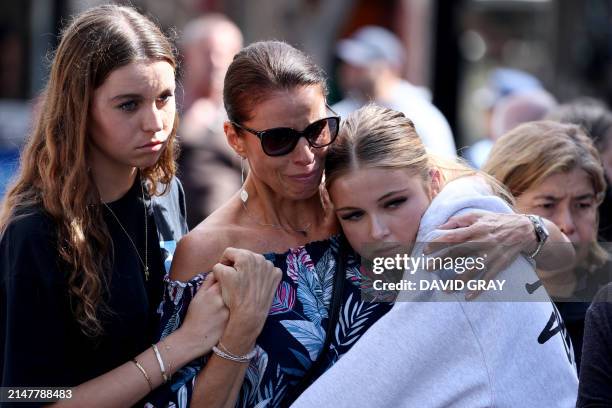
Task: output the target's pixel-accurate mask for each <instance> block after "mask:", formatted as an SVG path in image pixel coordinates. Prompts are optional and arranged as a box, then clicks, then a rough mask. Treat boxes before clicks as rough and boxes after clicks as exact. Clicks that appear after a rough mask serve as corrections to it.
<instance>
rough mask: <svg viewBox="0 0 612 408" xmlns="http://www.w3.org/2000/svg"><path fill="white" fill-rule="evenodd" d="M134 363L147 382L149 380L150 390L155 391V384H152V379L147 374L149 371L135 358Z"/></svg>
mask: <svg viewBox="0 0 612 408" xmlns="http://www.w3.org/2000/svg"><path fill="white" fill-rule="evenodd" d="M132 363H134V364H136V367H138V369H139V370H140V372H141V373H142V375H144V378H145V380H147V384H149V388H150V389H151V391H153V383H152V382H151V377H149V374H147V371H146V370H145V369H144V367H143V366H142V365H141V364H140V363H139V362H138V360H136V359H135V358H134V359H132Z"/></svg>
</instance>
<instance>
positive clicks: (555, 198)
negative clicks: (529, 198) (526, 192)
mask: <svg viewBox="0 0 612 408" xmlns="http://www.w3.org/2000/svg"><path fill="white" fill-rule="evenodd" d="M534 198H535V199H538V200H539V199H544V200H551V201H559V200H560V198H559V197H555V196H552V195H546V194H542V195H537V196H535V197H534Z"/></svg>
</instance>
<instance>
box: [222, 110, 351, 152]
mask: <svg viewBox="0 0 612 408" xmlns="http://www.w3.org/2000/svg"><path fill="white" fill-rule="evenodd" d="M332 112H333V111H332ZM334 113H335V112H334ZM231 124H232V125H234V126H235V127H237V128H238V129H242V130H245V131H247V132H249V133H252V134H254V135H255V136H257V137H258V138H259V140H261V148H262V149H263V151H264V153H265V154H267V155H268V156H283V155H285V154H289V153H291V152H292V151H293V149H295V146H297V144H298V142H299V140H300V138H301V137H302V136H303V137H304V138H306V140H307V141H308V144H309V145H310V146H312V147H317V148H318V147H325V146H329V145H330V144H332V143H333V142H334V140H336V136H338V129H339V128H340V116H330V117H328V118H323V119H319V120H317V121H316V122H312V123H311V124H310V125H308V126H306V128H305V129H304V130H302V131H301V132H300V131H299V130H295V129H292V128H288V127H278V128H273V129H266V130H254V129H250V128H248V127H246V126H243V125H241V124H238V123H236V122H231Z"/></svg>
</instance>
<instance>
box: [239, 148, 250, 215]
mask: <svg viewBox="0 0 612 408" xmlns="http://www.w3.org/2000/svg"><path fill="white" fill-rule="evenodd" d="M240 184H241V187H240V199H241V200H242V202H243V203H244V204H246V202H247V200H248V199H249V193H247V191H246V189H245V188H244V157H242V156H240Z"/></svg>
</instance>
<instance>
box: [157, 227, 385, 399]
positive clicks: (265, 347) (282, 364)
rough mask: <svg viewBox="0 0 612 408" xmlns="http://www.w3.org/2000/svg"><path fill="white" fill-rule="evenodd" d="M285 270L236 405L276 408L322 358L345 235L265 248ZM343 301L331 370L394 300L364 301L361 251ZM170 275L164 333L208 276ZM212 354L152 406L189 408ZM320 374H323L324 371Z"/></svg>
mask: <svg viewBox="0 0 612 408" xmlns="http://www.w3.org/2000/svg"><path fill="white" fill-rule="evenodd" d="M266 258H267V259H269V260H270V261H272V262H273V263H274V265H275V266H276V267H278V268H280V269H281V270H282V271H283V277H282V280H281V283H280V284H279V286H278V289H277V291H276V296H275V297H274V300H273V303H272V307H271V308H270V313H269V316H268V319H267V321H266V323H265V325H264V327H263V330H262V332H261V334H260V335H259V337H258V338H257V342H256V343H257V344H256V350H257V355H256V357H255V358H253V360H251V362H250V364H249V367H248V369H247V372H246V375H245V378H244V383H243V385H242V388H241V390H240V394H239V396H238V400H237V403H236V406H237V407H274V406H279V405H280V403H281V401H282V400H283V398H284V397H285V396H287V395H290V393H291V390H292V388H293V387H295V386H296V385H298V384H299V382H300V380H301V378H302V377H303V376H304V375H305V373H306V372H307V371H308V369H309V368H310V367H311V365H312V364H313V362H314V361H315V360H316V359H317V357H318V356H319V353H320V352H321V348H322V346H323V342H324V341H325V331H326V329H327V321H328V318H329V308H330V303H331V296H332V289H333V281H334V279H333V277H334V274H335V273H336V265H337V261H338V238H337V237H332V238H330V239H328V240H325V241H317V242H313V243H310V244H307V245H305V246H302V247H298V248H294V249H290V250H288V251H287V252H285V253H283V254H266ZM345 273H346V282H345V285H344V289H343V293H342V299H343V302H342V306H341V309H340V315H339V319H338V324H337V326H336V329H335V332H334V333H333V337H332V341H331V345H330V349H329V351H328V352H327V355H326V364H324V366H325V368H326V369H327V368H329V367H330V366H331V365H332V364H333V363H335V362H336V361H337V360H338V359H339V358H340V357H341V356H342V355H343V354H344V353H346V351H348V350H349V349H350V347H351V346H352V345H353V344H355V342H356V341H357V340H359V338H360V337H361V336H362V335H363V334H364V333H365V332H366V330H367V329H368V328H369V327H370V326H372V325H373V324H374V323H375V322H376V321H377V320H378V319H379V318H380V317H382V316H383V315H384V314H385V313H386V312H387V311H388V310H389V309H390V308H391V304H390V303H367V302H363V301H361V294H360V284H361V272H360V262H359V257H358V255H357V254H356V253H354V252H352V250H351V251H350V252H349V254H348V257H347V260H346V271H345ZM166 279H167V289H166V293H165V295H164V301H163V302H162V304H161V305H160V310H159V312H160V313H161V314H162V319H161V320H162V333H161V338H163V337H165V336H167V335H168V334H170V333H171V332H172V331H174V330H176V329H177V328H178V327H179V326H180V324H181V322H182V320H183V318H184V317H185V314H186V311H187V307H188V305H189V302H190V301H191V299H192V298H193V296H194V294H195V292H196V291H197V288H198V287H199V286H200V285H201V283H202V282H203V281H204V279H205V275H203V274H202V275H197V276H196V277H194V278H193V279H192V280H190V281H189V282H187V283H182V282H176V281H171V280H169V279H168V278H166ZM204 363H205V358H200V359H197V360H195V361H193V362H192V363H190V364H188V365H187V366H185V367H183V368H182V369H181V370H180V371H179V372H178V373H176V374H175V375H174V376H173V378H172V381H171V384H170V385H167V386H165V387H162V388H161V389H159V390H157V391H156V392H155V393H154V394H152V395H151V396H150V397H151V398H150V399H149V401H150V402H149V403H147V405H146V406H147V407H148V408H152V407H179V408H183V407H187V406H188V405H189V400H190V398H191V392H192V389H193V384H194V382H195V377H196V374H197V373H198V372H199V370H200V369H201V367H202V366H203V364H204ZM318 374H320V373H318Z"/></svg>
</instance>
